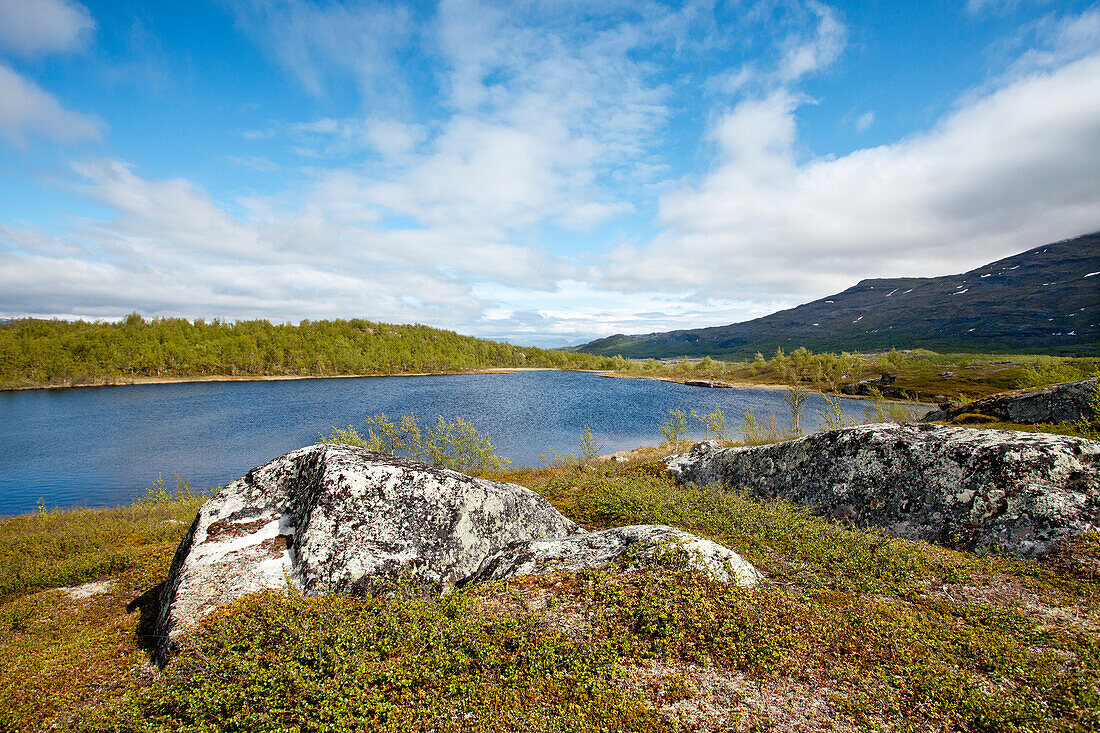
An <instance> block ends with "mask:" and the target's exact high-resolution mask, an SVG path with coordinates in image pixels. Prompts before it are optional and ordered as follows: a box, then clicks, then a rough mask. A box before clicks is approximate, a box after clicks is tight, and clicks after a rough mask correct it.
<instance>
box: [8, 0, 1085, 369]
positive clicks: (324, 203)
mask: <svg viewBox="0 0 1100 733" xmlns="http://www.w3.org/2000/svg"><path fill="white" fill-rule="evenodd" d="M899 80H901V81H900V82H899ZM0 165H2V166H3V170H4V172H5V175H4V176H3V177H0V186H2V188H0V192H2V193H3V196H0V293H3V294H2V295H0V313H3V314H4V315H5V316H10V317H13V318H20V317H45V318H67V319H76V318H82V319H85V320H118V319H121V318H124V317H125V316H126V315H127V314H128V313H130V312H135V311H136V312H139V313H141V314H142V315H143V316H145V317H147V318H149V317H157V316H163V317H182V318H187V319H188V320H194V319H198V318H202V319H205V320H208V321H209V320H212V319H214V318H221V319H224V320H227V321H239V320H252V319H263V320H268V321H270V322H272V323H284V322H290V323H299V322H300V321H301V320H303V319H309V320H323V319H350V318H364V319H366V320H371V321H377V322H385V323H422V324H425V325H430V326H433V327H437V328H444V329H447V330H451V331H456V332H458V333H462V334H467V335H472V336H478V337H482V338H488V339H492V340H496V341H507V342H510V343H513V344H516V345H531V346H541V347H559V346H575V345H579V344H583V343H586V342H588V341H591V340H593V339H596V338H602V337H606V336H610V335H613V334H618V333H624V334H647V333H655V332H663V331H670V330H681V329H691V328H698V327H707V326H718V325H726V324H730V323H738V322H743V321H747V320H752V319H754V318H758V317H761V316H765V315H768V314H770V313H774V312H776V311H779V310H784V309H788V308H792V307H795V306H797V305H800V304H803V303H807V302H810V301H813V300H816V299H819V298H822V297H827V296H828V295H831V294H834V293H837V292H840V291H842V290H844V289H845V288H848V287H851V286H852V285H853V284H854V283H856V282H858V281H859V280H865V279H877V278H890V277H936V276H943V275H952V274H958V273H962V272H966V271H968V270H971V269H973V268H975V267H979V266H982V265H984V264H987V263H990V262H993V261H995V260H999V259H1002V258H1004V257H1008V256H1012V255H1015V254H1019V253H1022V252H1024V251H1027V250H1030V249H1033V248H1036V247H1039V246H1042V245H1043V244H1046V243H1051V242H1056V241H1060V240H1065V239H1071V238H1074V237H1077V236H1081V235H1084V234H1087V233H1090V232H1096V231H1098V230H1100V4H1097V3H1095V2H1092V3H1090V2H1062V3H1040V2H1030V1H1028V0H1013V1H1008V0H1006V1H998V0H969V1H961V2H958V3H954V4H951V5H947V4H943V5H940V4H936V6H935V7H917V8H908V7H907V8H900V9H899V8H894V7H891V8H881V7H877V8H864V7H862V6H861V5H860V4H858V3H829V4H825V3H820V2H816V1H815V0H809V1H807V2H800V1H798V0H791V1H790V2H779V1H778V0H776V1H775V2H770V1H767V0H765V1H762V2H755V3H751V2H750V3H733V4H724V3H705V2H703V3H692V2H685V3H675V4H661V3H649V4H645V5H641V6H637V7H636V6H635V5H634V4H629V3H622V4H604V5H600V6H599V7H596V8H586V7H585V6H582V5H581V4H579V3H576V4H574V3H566V4H562V3H539V2H532V3H529V4H526V5H524V6H522V7H519V8H512V7H510V6H507V5H505V6H493V5H491V4H482V3H476V2H467V1H466V0H455V1H453V2H451V1H445V2H441V3H438V4H424V5H421V4H413V3H400V2H389V3H382V2H378V3H362V2H332V1H327V2H321V3H312V2H306V1H305V0H284V1H283V2H280V3H265V2H261V1H260V0H256V1H255V2H244V1H243V0H242V1H241V2H235V1H233V0H225V1H224V2H221V1H211V2H199V3H195V4H192V5H188V6H186V7H182V8H181V6H178V5H175V4H171V3H149V4H145V5H143V6H142V7H140V8H138V9H136V10H131V9H120V8H118V7H116V6H115V5H114V4H112V3H109V2H98V1H97V2H91V1H89V2H83V3H80V2H75V0H0ZM853 272H859V273H860V274H859V275H858V276H856V275H853V274H852V273H853Z"/></svg>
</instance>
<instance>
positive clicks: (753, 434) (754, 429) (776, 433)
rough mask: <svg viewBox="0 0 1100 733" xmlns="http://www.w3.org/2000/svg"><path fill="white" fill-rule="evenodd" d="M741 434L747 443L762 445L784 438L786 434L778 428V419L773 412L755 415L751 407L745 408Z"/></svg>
mask: <svg viewBox="0 0 1100 733" xmlns="http://www.w3.org/2000/svg"><path fill="white" fill-rule="evenodd" d="M741 436H742V437H743V438H744V442H745V443H746V444H748V445H763V444H765V443H775V442H776V441H779V440H786V439H787V437H788V436H787V434H786V433H785V432H784V431H783V430H780V428H779V419H778V418H777V417H776V416H775V413H774V412H770V413H768V414H767V415H765V416H764V417H762V418H758V417H757V416H756V411H755V410H754V409H753V408H751V407H750V408H749V409H747V410H745V421H744V422H743V423H742V424H741Z"/></svg>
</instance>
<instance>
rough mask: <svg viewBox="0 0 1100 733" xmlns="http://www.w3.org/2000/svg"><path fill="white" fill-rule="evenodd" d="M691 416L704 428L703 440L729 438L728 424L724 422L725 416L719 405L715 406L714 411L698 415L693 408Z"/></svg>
mask: <svg viewBox="0 0 1100 733" xmlns="http://www.w3.org/2000/svg"><path fill="white" fill-rule="evenodd" d="M691 416H692V417H693V418H694V419H696V420H698V421H699V422H701V423H702V424H703V427H704V429H705V431H706V432H705V433H704V440H730V439H731V438H730V429H729V425H727V424H726V416H725V415H724V414H722V408H721V407H715V408H714V412H711V413H709V414H707V415H700V414H699V413H697V412H696V411H695V410H692V411H691Z"/></svg>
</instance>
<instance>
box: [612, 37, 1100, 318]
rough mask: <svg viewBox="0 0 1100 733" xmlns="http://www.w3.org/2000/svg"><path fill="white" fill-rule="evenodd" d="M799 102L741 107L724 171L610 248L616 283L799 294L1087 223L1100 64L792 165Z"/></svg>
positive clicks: (1092, 196) (1099, 172)
mask: <svg viewBox="0 0 1100 733" xmlns="http://www.w3.org/2000/svg"><path fill="white" fill-rule="evenodd" d="M797 104H798V100H797V98H796V97H793V96H792V95H790V94H789V93H787V92H783V91H780V92H776V93H774V94H772V95H771V96H769V97H767V98H764V99H760V100H750V101H745V102H742V103H741V104H739V105H737V106H736V107H735V108H733V109H732V110H731V111H730V112H729V113H728V114H725V115H723V116H722V117H721V118H720V119H719V120H718V122H717V123H716V125H715V129H714V136H715V138H716V139H717V140H718V142H719V144H720V152H721V156H722V158H721V163H720V164H719V165H718V166H717V168H716V169H715V170H714V171H713V172H712V173H711V174H710V175H708V176H707V177H706V178H705V179H704V180H702V182H700V183H699V184H698V185H695V186H690V187H685V188H683V189H681V190H678V191H676V192H673V193H670V194H668V195H666V196H664V197H663V198H662V200H661V218H662V221H663V222H664V223H665V229H664V231H663V232H662V233H661V234H660V236H658V237H657V239H656V240H655V241H654V242H653V243H652V244H651V245H649V246H644V247H635V246H623V247H620V248H618V249H616V250H615V251H614V252H612V253H611V255H610V257H609V258H608V262H607V265H606V269H605V277H606V278H607V282H608V283H609V284H610V285H611V286H614V287H619V288H624V289H626V288H631V287H632V288H636V289H642V288H646V289H668V288H672V289H677V288H692V289H694V290H697V291H698V292H699V293H702V294H706V295H710V296H712V297H731V296H734V295H736V294H742V295H744V294H747V293H755V294H757V295H758V296H759V297H769V296H770V297H773V298H781V297H786V298H789V299H792V300H794V301H796V302H797V301H802V300H805V299H808V298H811V297H817V296H821V295H825V294H827V293H830V292H835V291H836V290H839V289H841V288H844V287H847V286H848V285H851V284H852V282H853V281H854V280H856V279H860V278H863V277H868V276H897V275H934V274H943V273H945V272H952V271H958V270H961V269H965V268H966V267H969V266H976V265H978V264H981V263H983V262H986V261H989V260H992V259H995V258H997V257H1002V256H1006V255H1008V254H1012V253H1015V252H1018V251H1020V250H1022V249H1025V248H1027V247H1030V246H1035V245H1037V244H1041V243H1043V242H1046V241H1050V240H1053V239H1058V238H1062V237H1068V236H1074V235H1077V234H1081V233H1083V232H1087V231H1093V230H1096V229H1100V57H1098V56H1092V57H1087V58H1084V59H1081V60H1079V61H1075V62H1072V63H1070V64H1067V65H1065V66H1062V67H1059V68H1057V69H1054V70H1050V71H1047V72H1042V73H1034V74H1030V75H1027V76H1024V77H1022V78H1019V79H1016V80H1015V81H1013V82H1011V83H1009V84H1007V85H1005V86H1003V87H1001V88H999V89H996V90H995V91H992V92H990V93H988V94H987V95H985V96H982V97H979V98H970V99H969V101H968V102H967V103H966V104H965V105H964V106H962V107H960V108H959V109H957V110H956V111H955V112H953V113H952V114H950V115H948V116H947V117H946V118H945V119H944V120H942V121H941V123H940V124H938V125H937V126H936V127H935V128H934V129H932V130H930V131H928V132H926V133H924V134H920V135H915V136H913V137H910V138H908V139H905V140H902V141H900V142H897V143H894V144H891V145H884V146H880V147H876V148H870V149H864V150H857V151H855V152H853V153H851V154H849V155H846V156H843V157H840V158H835V159H834V158H820V159H817V158H815V159H810V160H806V161H799V160H798V159H797V157H796V155H795V152H794V148H795V146H794V142H795V140H796V127H797V125H796V110H797Z"/></svg>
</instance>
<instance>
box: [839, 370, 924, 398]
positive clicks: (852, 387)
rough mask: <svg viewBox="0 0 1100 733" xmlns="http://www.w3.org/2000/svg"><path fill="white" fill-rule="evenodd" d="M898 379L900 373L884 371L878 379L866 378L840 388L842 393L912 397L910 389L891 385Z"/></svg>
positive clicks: (866, 395)
mask: <svg viewBox="0 0 1100 733" xmlns="http://www.w3.org/2000/svg"><path fill="white" fill-rule="evenodd" d="M896 381H898V375H896V374H891V373H889V372H883V373H882V374H881V375H880V376H879V377H878V378H877V379H864V380H862V381H859V382H853V383H852V384H846V385H844V386H843V387H841V388H840V393H841V394H846V395H857V396H863V397H869V396H871V395H873V394H874V393H876V392H877V393H878V394H880V395H881V396H883V397H889V398H891V399H898V400H904V399H908V398H910V397H912V396H913V395H911V394H910V393H909V391H908V390H906V389H904V388H902V387H893V386H891V385H893V384H894V382H896Z"/></svg>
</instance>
